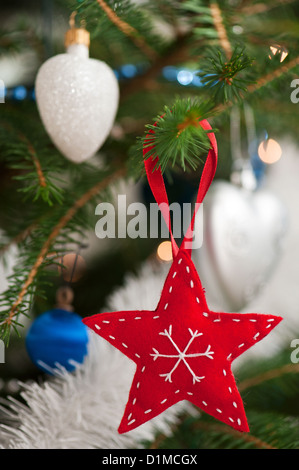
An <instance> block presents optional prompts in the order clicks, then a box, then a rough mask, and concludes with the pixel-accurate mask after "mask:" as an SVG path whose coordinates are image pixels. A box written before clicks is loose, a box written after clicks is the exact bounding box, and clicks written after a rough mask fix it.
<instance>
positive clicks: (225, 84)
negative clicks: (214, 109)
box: [198, 47, 253, 103]
mask: <svg viewBox="0 0 299 470" xmlns="http://www.w3.org/2000/svg"><path fill="white" fill-rule="evenodd" d="M252 63H253V59H251V58H250V57H248V56H247V55H246V54H245V53H244V50H243V49H241V50H240V48H239V47H236V48H235V50H234V52H233V54H232V56H231V58H230V59H229V60H227V59H226V56H224V55H223V53H222V51H221V50H218V51H217V54H216V53H215V52H214V50H212V51H210V54H208V53H207V54H206V58H205V59H204V60H203V61H202V62H201V69H200V72H198V76H199V77H200V78H201V81H202V84H203V87H204V88H206V89H207V90H208V91H209V93H210V95H211V97H212V99H214V101H215V103H228V102H235V101H240V99H242V98H243V95H244V92H245V91H246V86H247V83H249V82H250V81H251V82H252V79H250V78H249V74H248V69H249V68H250V67H251V66H252ZM244 71H245V73H244Z"/></svg>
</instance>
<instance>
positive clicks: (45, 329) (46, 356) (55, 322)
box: [26, 308, 88, 373]
mask: <svg viewBox="0 0 299 470" xmlns="http://www.w3.org/2000/svg"><path fill="white" fill-rule="evenodd" d="M87 346H88V331H87V327H86V325H84V323H82V319H81V317H80V316H79V315H78V314H77V313H73V312H70V311H68V310H63V309H59V308H57V309H54V310H49V311H47V312H45V313H43V314H42V315H40V316H39V317H38V318H37V319H36V320H35V321H34V322H33V323H32V325H31V327H30V329H29V330H28V333H27V336H26V347H27V351H28V354H29V357H30V358H31V360H32V362H33V363H34V364H35V365H36V366H37V367H39V368H40V369H41V370H43V371H45V372H47V373H49V369H48V368H47V367H46V366H45V367H44V366H43V364H46V365H47V366H49V367H50V368H52V369H53V368H55V367H57V364H60V365H61V366H63V367H65V369H66V370H68V371H70V372H71V371H73V370H74V369H75V366H74V364H70V362H69V361H70V360H73V361H75V362H77V363H79V364H82V362H83V361H84V357H85V356H86V354H87Z"/></svg>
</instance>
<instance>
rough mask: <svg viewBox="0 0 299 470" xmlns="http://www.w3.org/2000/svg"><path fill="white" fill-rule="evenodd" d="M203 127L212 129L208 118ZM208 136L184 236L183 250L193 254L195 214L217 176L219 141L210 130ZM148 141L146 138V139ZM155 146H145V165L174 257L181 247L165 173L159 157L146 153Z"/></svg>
mask: <svg viewBox="0 0 299 470" xmlns="http://www.w3.org/2000/svg"><path fill="white" fill-rule="evenodd" d="M199 124H200V125H201V127H202V128H203V129H204V130H211V129H212V128H211V126H210V124H209V122H208V121H207V120H202V121H200V123H199ZM153 133H154V131H153V130H151V131H150V133H149V134H148V137H150V134H153ZM207 135H208V138H209V140H210V143H211V147H210V150H209V152H208V155H207V158H206V162H205V165H204V168H203V171H202V175H201V179H200V183H199V188H198V193H197V198H196V203H195V211H194V213H193V216H192V220H191V223H190V225H189V228H188V230H187V231H186V234H185V236H184V239H183V242H182V245H181V248H180V249H182V250H186V251H188V252H189V254H190V256H191V252H192V238H193V229H194V222H195V216H196V213H197V210H198V208H199V206H200V204H201V203H202V202H203V200H204V197H205V195H206V193H207V191H208V189H209V187H210V185H211V183H212V181H213V178H214V176H215V172H216V168H217V159H218V149H217V141H216V137H215V134H214V133H212V132H208V134H207ZM145 142H146V140H145ZM153 147H154V146H151V147H147V148H145V147H143V157H144V165H145V170H146V175H147V179H148V182H149V185H150V188H151V190H152V193H153V196H154V198H155V200H156V202H157V204H158V205H159V207H160V210H161V213H162V215H163V218H164V220H165V222H166V225H167V228H168V230H169V234H170V239H171V245H172V255H173V259H174V258H175V257H176V256H177V254H178V252H179V247H178V245H177V243H176V241H175V239H174V237H173V234H172V230H171V219H170V209H169V202H168V197H167V193H166V188H165V184H164V179H163V175H162V172H161V168H160V166H158V167H157V168H156V166H157V163H158V160H159V158H158V157H155V158H148V157H147V156H146V154H147V153H148V152H150V151H151V150H152V148H153Z"/></svg>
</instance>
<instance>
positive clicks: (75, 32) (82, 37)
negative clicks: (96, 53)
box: [64, 12, 90, 48]
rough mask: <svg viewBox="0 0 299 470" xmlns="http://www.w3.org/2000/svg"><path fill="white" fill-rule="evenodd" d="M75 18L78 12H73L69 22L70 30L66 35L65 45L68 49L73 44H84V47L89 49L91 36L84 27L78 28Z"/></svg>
mask: <svg viewBox="0 0 299 470" xmlns="http://www.w3.org/2000/svg"><path fill="white" fill-rule="evenodd" d="M75 16H76V12H73V13H72V14H71V17H70V21H69V24H70V29H69V30H68V31H67V32H66V33H65V37H64V45H65V47H66V48H67V47H69V46H71V45H73V44H83V45H84V46H86V47H89V45H90V34H89V32H88V31H87V30H86V29H85V28H84V27H83V26H81V27H80V28H76V26H75Z"/></svg>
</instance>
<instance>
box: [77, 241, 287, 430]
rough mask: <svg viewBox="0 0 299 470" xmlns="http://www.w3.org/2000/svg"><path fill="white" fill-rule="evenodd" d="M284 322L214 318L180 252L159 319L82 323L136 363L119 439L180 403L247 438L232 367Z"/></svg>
mask: <svg viewBox="0 0 299 470" xmlns="http://www.w3.org/2000/svg"><path fill="white" fill-rule="evenodd" d="M281 319H282V318H281V317H277V316H273V315H262V314H255V313H248V314H244V313H242V314H241V313H223V312H212V311H210V310H209V308H208V305H207V303H206V299H205V294H204V290H203V288H202V285H201V282H200V279H199V277H198V274H197V271H196V269H195V267H194V265H193V262H192V260H191V258H190V256H189V254H188V253H187V252H186V250H182V249H180V250H179V253H178V255H177V256H176V259H175V260H174V261H173V264H172V266H171V269H170V271H169V274H168V276H167V279H166V281H165V284H164V287H163V291H162V295H161V298H160V301H159V304H158V306H157V308H156V310H155V311H138V310H136V311H122V312H112V313H101V314H97V315H93V316H91V317H87V318H85V319H84V320H83V321H84V323H85V324H86V325H87V326H88V327H89V328H91V329H92V330H93V331H95V332H96V333H97V334H99V335H100V336H101V337H103V338H105V339H106V340H107V341H108V342H109V343H111V344H112V345H113V346H114V347H116V348H117V349H119V350H120V351H121V352H122V353H123V354H125V355H126V356H127V357H129V358H130V359H131V360H132V361H134V362H135V363H136V372H135V375H134V378H133V381H132V386H131V389H130V393H129V398H128V402H127V405H126V408H125V411H124V415H123V418H122V420H121V423H120V426H119V429H118V431H119V433H125V432H128V431H130V430H132V429H134V428H136V427H137V426H140V425H141V424H143V423H145V422H146V421H148V420H150V419H152V418H154V417H155V416H157V415H158V414H160V413H162V412H163V411H164V410H166V409H167V408H169V407H170V406H172V405H174V404H175V403H177V402H179V401H181V400H188V401H190V402H191V403H193V404H194V405H196V406H197V407H199V408H200V409H201V410H203V411H204V412H206V413H208V414H210V415H212V416H214V417H215V418H217V419H218V420H220V421H222V422H224V423H226V424H228V425H230V426H232V427H233V428H235V429H237V430H238V431H245V432H248V431H249V427H248V423H247V419H246V415H245V411H244V407H243V403H242V399H241V396H240V394H239V391H238V389H237V386H236V382H235V379H234V376H233V373H232V371H231V363H232V361H233V360H234V359H236V358H237V357H238V356H239V355H240V354H242V353H244V352H245V351H246V350H247V349H248V348H250V347H251V346H253V345H254V344H256V343H257V342H258V341H260V340H261V339H262V338H264V337H265V336H266V335H268V333H269V332H270V331H271V330H272V329H273V328H274V327H275V326H276V325H277V324H278V323H279V322H280V321H281Z"/></svg>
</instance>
